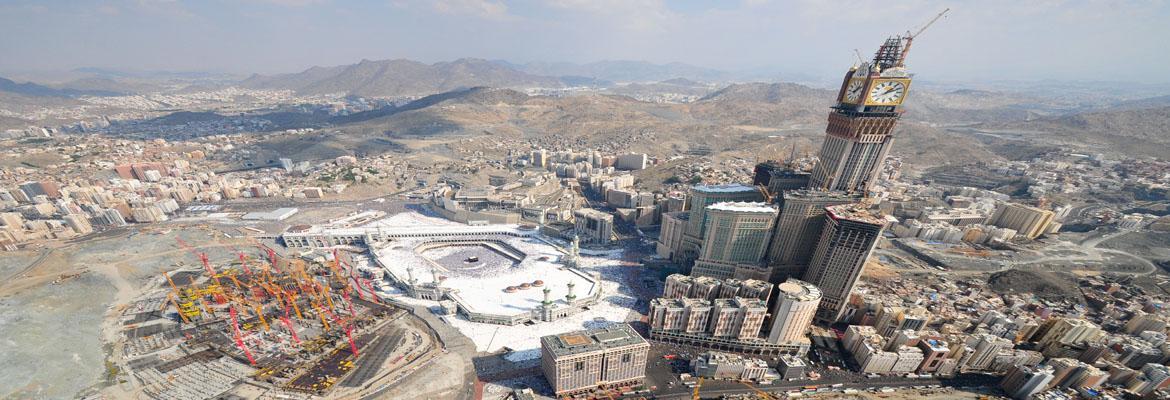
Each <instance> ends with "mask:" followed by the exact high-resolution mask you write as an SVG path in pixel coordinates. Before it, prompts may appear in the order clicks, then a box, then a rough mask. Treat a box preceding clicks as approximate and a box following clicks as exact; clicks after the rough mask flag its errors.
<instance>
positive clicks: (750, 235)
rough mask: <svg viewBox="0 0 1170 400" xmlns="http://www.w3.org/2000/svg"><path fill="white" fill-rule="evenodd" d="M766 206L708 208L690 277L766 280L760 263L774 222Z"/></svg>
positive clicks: (773, 215)
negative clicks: (697, 255)
mask: <svg viewBox="0 0 1170 400" xmlns="http://www.w3.org/2000/svg"><path fill="white" fill-rule="evenodd" d="M776 213H777V211H776V208H774V207H772V206H770V205H768V204H765V203H716V204H712V205H710V206H708V207H707V211H706V219H707V223H706V228H705V232H704V234H703V246H702V250H700V252H699V259H698V260H697V261H696V262H695V267H694V269H692V270H691V275H692V276H710V277H714V278H719V279H727V278H736V279H760V278H762V279H767V278H768V276H767V275H768V274H767V270H766V269H765V268H764V265H763V262H762V261H764V259H765V255H766V254H767V251H768V241H769V239H770V238H771V235H772V224H773V223H774V222H775V221H776Z"/></svg>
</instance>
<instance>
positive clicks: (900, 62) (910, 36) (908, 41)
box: [896, 8, 951, 67]
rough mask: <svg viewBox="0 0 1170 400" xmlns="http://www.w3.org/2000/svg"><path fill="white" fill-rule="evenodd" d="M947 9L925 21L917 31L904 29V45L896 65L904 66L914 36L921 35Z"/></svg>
mask: <svg viewBox="0 0 1170 400" xmlns="http://www.w3.org/2000/svg"><path fill="white" fill-rule="evenodd" d="M948 11H951V9H950V8H947V9H945V10H942V12H940V13H938V15H935V16H934V18H932V19H931V20H930V22H927V23H926V25H923V26H922V28H919V29H918V32H914V33H913V34H911V33H910V31H906V45H905V46H903V47H902V54H901V55H900V56H898V64H896V65H897V66H899V67H904V66H906V65H905V63H906V54H907V53H910V45H911V44H913V43H914V38H916V37H918V35H921V34H922V32H923V31H925V30H926V28H929V27H930V26H931V25H934V22H935V21H938V19H939V18H942V17H943V15H946V13H947V12H948Z"/></svg>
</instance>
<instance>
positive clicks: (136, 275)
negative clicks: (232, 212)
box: [0, 227, 244, 398]
mask: <svg viewBox="0 0 1170 400" xmlns="http://www.w3.org/2000/svg"><path fill="white" fill-rule="evenodd" d="M151 231H153V232H155V233H151ZM144 232H145V233H138V232H136V231H134V230H130V229H123V230H117V231H111V232H109V233H103V234H99V235H94V236H90V237H86V238H83V239H81V240H77V241H73V242H56V243H53V244H52V245H51V246H49V247H46V248H42V249H39V250H37V251H31V252H17V253H12V254H0V265H3V266H4V268H3V269H2V270H0V272H2V273H3V274H4V275H5V278H6V279H4V280H3V282H0V338H3V340H2V341H0V352H3V354H4V355H5V357H4V359H5V362H4V363H0V398H70V397H73V396H75V395H76V394H77V393H79V392H82V391H86V389H87V388H95V387H97V386H101V385H103V384H104V383H105V382H107V381H108V379H117V377H116V371H113V372H115V373H114V374H111V370H110V368H109V366H107V364H106V362H107V360H108V358H107V354H106V350H104V349H103V345H104V343H109V342H108V341H104V340H103V338H107V339H108V338H110V337H111V336H110V335H115V334H116V333H117V329H118V328H119V327H118V326H117V323H118V321H116V320H114V319H111V318H106V317H107V316H109V315H115V314H116V311H117V310H118V309H119V308H120V307H121V306H124V305H126V304H127V303H129V302H130V300H132V299H134V298H135V297H136V296H137V295H138V293H139V288H140V287H142V286H144V285H145V284H146V283H147V282H148V281H149V280H151V279H154V278H157V277H158V276H159V275H158V274H159V273H161V272H162V271H168V270H171V269H173V268H175V267H176V265H177V264H178V263H186V264H188V265H190V264H193V263H197V262H198V260H197V259H196V258H195V257H194V256H193V255H191V254H189V252H188V251H187V250H185V249H182V248H180V246H179V245H178V244H177V242H176V241H175V237H176V236H178V237H182V238H183V240H185V241H186V242H188V243H190V244H191V245H192V246H196V247H200V246H204V245H211V246H213V247H211V248H210V250H209V251H208V252H209V253H210V254H211V255H212V257H227V256H229V255H230V253H229V251H228V250H229V249H230V248H229V247H224V246H227V245H225V244H222V243H218V242H217V240H221V239H222V237H221V238H217V237H216V236H214V235H210V234H209V231H206V230H203V229H200V228H198V227H188V228H186V229H175V230H173V231H169V232H165V233H163V232H164V231H160V230H157V228H156V229H152V230H144ZM236 246H240V247H244V245H242V244H236Z"/></svg>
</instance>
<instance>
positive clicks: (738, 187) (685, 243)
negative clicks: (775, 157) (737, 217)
mask: <svg viewBox="0 0 1170 400" xmlns="http://www.w3.org/2000/svg"><path fill="white" fill-rule="evenodd" d="M762 200H764V195H763V194H762V193H760V190H759V189H756V188H754V187H751V186H748V185H742V184H730V185H713V186H708V185H698V186H694V187H692V188H691V191H690V195H689V196H687V202H688V203H689V205H690V213H689V214H688V215H687V218H686V229H685V230H683V234H682V240H681V241H680V242H679V243H678V246H679V248H678V249H676V250H675V251H674V253H675V257H674V258H672V259H673V260H676V261H677V262H678V263H679V265H681V266H682V267H683V269H684V271H685V272H689V270H688V269H687V268H689V267H690V266H691V265H693V263H694V261H695V259H697V258H698V257H699V248H700V247H701V246H702V245H703V233H704V231H705V230H706V227H707V206H709V205H712V204H715V203H725V202H758V201H762Z"/></svg>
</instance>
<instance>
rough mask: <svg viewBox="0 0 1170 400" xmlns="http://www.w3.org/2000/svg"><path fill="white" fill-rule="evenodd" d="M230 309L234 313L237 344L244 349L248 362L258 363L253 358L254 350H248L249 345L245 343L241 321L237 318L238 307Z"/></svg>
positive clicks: (234, 330) (233, 322)
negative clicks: (241, 331)
mask: <svg viewBox="0 0 1170 400" xmlns="http://www.w3.org/2000/svg"><path fill="white" fill-rule="evenodd" d="M228 311H229V312H230V313H231V315H232V331H233V332H235V338H236V346H238V347H239V348H240V350H243V351H244V355H245V356H247V357H248V363H250V364H252V366H255V365H256V359H254V358H252V351H251V350H248V346H247V345H245V344H244V339H243V336H242V335H241V334H240V322H239V321H238V320H237V319H236V307H235V306H230V307H228Z"/></svg>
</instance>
